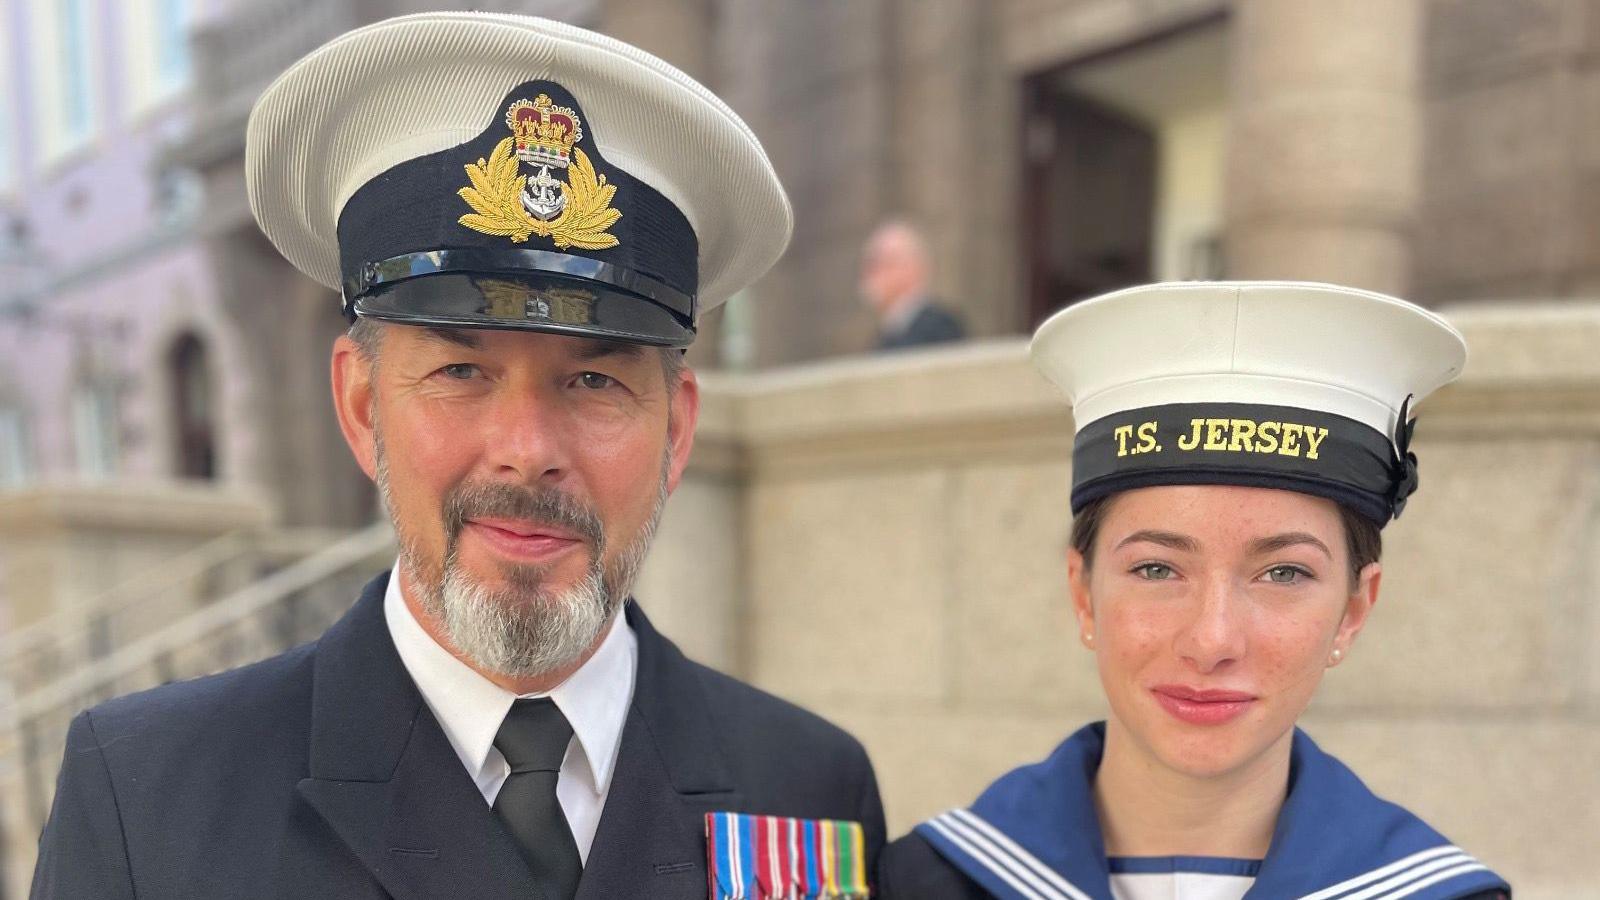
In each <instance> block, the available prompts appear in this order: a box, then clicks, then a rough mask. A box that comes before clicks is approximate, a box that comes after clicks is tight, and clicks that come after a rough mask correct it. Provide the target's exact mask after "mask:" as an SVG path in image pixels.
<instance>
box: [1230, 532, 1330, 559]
mask: <svg viewBox="0 0 1600 900" xmlns="http://www.w3.org/2000/svg"><path fill="white" fill-rule="evenodd" d="M1299 544H1307V545H1309V546H1312V547H1315V548H1317V549H1318V550H1321V551H1322V555H1323V556H1326V557H1327V558H1328V559H1330V560H1331V559H1333V553H1332V551H1330V550H1329V549H1328V545H1327V544H1324V543H1323V542H1322V541H1320V540H1318V539H1317V537H1316V536H1315V535H1311V534H1307V533H1306V532H1304V531H1287V532H1284V533H1283V534H1275V535H1273V536H1272V537H1264V538H1259V539H1257V540H1256V541H1254V542H1253V543H1251V544H1250V553H1251V555H1253V556H1263V555H1265V554H1268V553H1276V552H1278V551H1279V550H1283V549H1285V548H1287V547H1294V546H1296V545H1299Z"/></svg>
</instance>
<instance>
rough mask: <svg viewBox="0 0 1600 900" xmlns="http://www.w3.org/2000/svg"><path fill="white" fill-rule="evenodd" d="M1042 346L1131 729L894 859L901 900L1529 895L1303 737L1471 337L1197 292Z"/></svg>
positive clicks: (1369, 606) (1387, 304)
mask: <svg viewBox="0 0 1600 900" xmlns="http://www.w3.org/2000/svg"><path fill="white" fill-rule="evenodd" d="M1032 356H1033V361H1034V363H1035V365H1036V366H1037V367H1038V368H1039V369H1041V370H1042V371H1043V373H1044V374H1045V375H1046V377H1048V378H1049V379H1050V380H1052V381H1053V382H1055V383H1056V384H1057V385H1059V386H1060V387H1061V388H1062V389H1063V390H1064V391H1065V392H1066V393H1067V395H1068V396H1069V398H1070V401H1071V402H1072V404H1073V406H1074V409H1073V414H1074V418H1075V420H1076V422H1077V428H1078V431H1077V437H1076V441H1075V447H1074V452H1073V473H1072V475H1073V488H1072V498H1071V504H1072V511H1073V514H1074V520H1073V527H1072V537H1071V548H1070V550H1069V551H1068V554H1067V580H1068V585H1069V589H1070V595H1071V600H1072V605H1073V610H1074V612H1075V614H1076V618H1077V624H1078V627H1079V631H1080V633H1079V640H1080V641H1081V643H1082V644H1083V646H1084V647H1085V648H1087V649H1088V650H1089V651H1090V652H1092V653H1093V654H1095V659H1096V663H1097V665H1098V668H1099V674H1100V681H1101V685H1102V687H1103V689H1104V692H1105V696H1106V699H1107V701H1108V704H1109V707H1110V717H1109V718H1108V719H1107V720H1106V721H1104V722H1097V723H1093V724H1090V725H1088V726H1086V727H1084V728H1082V729H1081V730H1079V731H1077V732H1076V733H1075V734H1073V735H1072V736H1071V737H1069V738H1068V739H1067V740H1066V741H1065V742H1064V743H1062V744H1061V745H1060V746H1059V747H1058V748H1057V749H1056V750H1055V751H1054V752H1053V753H1052V754H1051V755H1050V756H1049V758H1047V759H1046V760H1044V761H1043V762H1040V763H1037V764H1034V765H1030V766H1025V767H1023V768H1020V769H1016V770H1014V771H1012V772H1011V773H1009V774H1007V775H1005V776H1003V777H1002V778H1000V779H999V780H998V781H996V782H995V783H994V784H993V785H991V786H990V787H989V788H988V789H987V790H985V791H984V792H983V793H982V795H980V796H979V797H978V799H977V800H976V802H974V803H973V804H972V805H971V807H969V808H966V809H955V810H951V811H950V812H947V813H944V814H941V815H939V816H936V817H934V818H933V819H930V820H928V821H926V822H924V823H922V824H921V825H919V826H917V828H916V829H915V830H914V831H913V832H912V833H911V834H910V835H907V836H906V837H904V838H901V839H900V840H898V841H896V842H894V843H893V844H892V845H890V847H889V848H888V849H887V850H885V851H884V856H883V864H882V868H881V871H880V888H881V889H882V896H884V897H886V898H889V900H897V898H918V900H944V898H982V897H1000V898H1007V900H1011V898H1029V900H1039V898H1049V900H1064V898H1073V900H1085V898H1092V900H1155V898H1175V897H1184V898H1197V900H1239V898H1250V900H1257V898H1261V900H1286V898H1318V900H1331V898H1336V897H1337V898H1350V897H1361V898H1368V900H1372V898H1385V900H1389V898H1399V897H1407V898H1413V900H1458V898H1474V900H1491V898H1503V897H1507V896H1509V894H1510V888H1509V887H1508V885H1507V884H1506V882H1505V881H1504V880H1503V879H1501V878H1500V877H1499V876H1498V875H1496V874H1495V873H1493V872H1491V871H1490V870H1489V869H1488V868H1486V867H1485V866H1484V865H1483V864H1481V863H1479V862H1478V861H1477V860H1475V859H1473V858H1472V857H1471V856H1469V855H1467V854H1466V853H1465V852H1463V851H1462V850H1460V849H1459V848H1457V847H1455V846H1453V845H1452V844H1451V843H1450V842H1449V841H1448V840H1447V839H1446V838H1444V837H1443V836H1441V835H1440V834H1439V833H1438V832H1436V831H1434V830H1433V829H1432V828H1430V827H1429V826H1428V825H1426V824H1425V823H1424V822H1422V821H1421V820H1420V819H1418V818H1417V817H1416V816H1414V815H1412V814H1411V813H1409V812H1407V811H1406V810H1405V809H1403V808H1401V807H1399V806H1396V805H1394V804H1391V803H1388V802H1386V801H1384V800H1381V799H1379V798H1378V797H1376V796H1374V795H1373V794H1372V793H1371V792H1370V791H1369V790H1368V789H1367V788H1366V786H1365V785H1363V784H1362V782H1361V780H1360V779H1359V778H1357V777H1356V775H1355V774H1354V773H1352V772H1351V771H1350V770H1349V769H1347V768H1346V767H1345V766H1344V765H1342V764H1341V763H1340V762H1339V761H1338V760H1336V759H1334V758H1333V757H1332V756H1329V755H1328V754H1326V753H1324V752H1323V751H1322V750H1320V749H1319V748H1318V747H1317V745H1316V744H1315V743H1314V742H1313V741H1312V739H1311V738H1310V737H1309V736H1307V735H1306V734H1305V733H1304V732H1303V731H1301V730H1299V729H1298V728H1297V727H1296V722H1297V721H1298V720H1299V718H1300V716H1301V714H1302V713H1303V712H1304V711H1305V709H1306V707H1307V705H1308V704H1309V703H1310V701H1311V697H1312V695H1313V693H1314V692H1315V691H1316V688H1317V686H1318V685H1319V684H1320V683H1321V681H1322V678H1323V676H1324V674H1325V673H1326V671H1327V670H1328V669H1331V668H1333V667H1335V666H1338V665H1339V664H1340V663H1341V662H1342V661H1343V660H1344V659H1346V658H1348V656H1349V654H1350V653H1351V652H1352V649H1353V647H1354V644H1355V641H1356V638H1357V636H1358V635H1359V634H1360V633H1361V631H1362V629H1363V627H1364V626H1365V625H1366V624H1367V622H1368V618H1369V615H1370V614H1371V612H1372V610H1373V607H1374V605H1375V604H1376V602H1377V600H1378V587H1379V583H1380V581H1381V579H1382V573H1383V569H1382V565H1381V563H1380V562H1379V555H1380V552H1381V549H1382V538H1381V533H1380V529H1381V528H1382V527H1383V526H1384V524H1386V523H1387V522H1388V521H1389V520H1390V519H1391V518H1393V517H1395V516H1398V515H1399V514H1400V512H1401V510H1402V509H1403V508H1404V506H1405V503H1406V500H1407V497H1408V496H1409V495H1410V494H1411V493H1412V492H1413V491H1414V490H1415V489H1416V487H1417V463H1416V456H1415V455H1414V454H1412V453H1411V451H1410V449H1409V445H1410V441H1411V434H1412V428H1413V425H1414V422H1412V421H1411V420H1410V408H1411V406H1412V404H1413V403H1414V402H1416V401H1419V400H1421V399H1423V398H1424V397H1426V396H1427V395H1428V394H1430V393H1432V392H1433V391H1434V390H1436V389H1438V388H1439V387H1441V386H1442V385H1444V384H1446V383H1448V382H1449V381H1451V380H1453V379H1454V378H1455V377H1456V376H1457V375H1458V374H1460V372H1461V369H1462V366H1463V365H1464V363H1465V361H1466V344H1465V342H1464V340H1463V339H1462V338H1461V336H1460V334H1459V333H1458V332H1456V330H1455V329H1454V328H1452V327H1451V326H1450V325H1449V324H1447V323H1446V322H1445V321H1444V320H1443V319H1440V318H1439V317H1437V316H1435V315H1433V314H1431V313H1429V312H1426V311H1425V310H1422V309H1421V308H1419V307H1416V306H1413V305H1411V304H1409V303H1406V302H1404V301H1401V300H1396V299H1394V298H1392V297H1386V296H1383V295H1379V294H1372V293H1368V292H1365V291H1357V290H1353V289H1348V288H1340V287H1335V286H1331V285H1315V284H1295V283H1259V282H1258V283H1251V282H1240V283H1226V282H1218V283H1205V282H1189V283H1183V284H1164V285H1154V286H1148V287H1138V288H1132V289H1129V290H1125V291H1119V292H1116V293H1112V294H1108V295H1104V296H1101V297H1098V298H1095V299H1093V300H1088V301H1085V302H1083V303H1080V304H1078V305H1076V306H1073V307H1071V308H1069V309H1067V310H1065V311H1062V312H1060V313H1058V314H1056V315H1055V316H1054V317H1053V318H1051V319H1050V320H1049V321H1047V322H1045V323H1044V325H1043V326H1041V327H1040V329H1039V331H1038V333H1037V334H1036V335H1035V337H1034V340H1033V346H1032ZM1439 599H1440V600H1441V601H1446V600H1448V598H1439Z"/></svg>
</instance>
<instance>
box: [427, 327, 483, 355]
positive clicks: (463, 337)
mask: <svg viewBox="0 0 1600 900" xmlns="http://www.w3.org/2000/svg"><path fill="white" fill-rule="evenodd" d="M422 334H423V336H424V337H426V338H429V339H432V340H435V341H440V342H442V343H446V344H454V345H455V346H457V347H465V348H467V349H468V350H482V349H483V341H481V340H479V339H478V336H477V335H475V334H473V333H472V332H471V331H468V330H467V329H464V328H435V327H433V326H431V325H430V326H428V327H426V328H424V329H422Z"/></svg>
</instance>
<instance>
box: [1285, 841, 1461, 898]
mask: <svg viewBox="0 0 1600 900" xmlns="http://www.w3.org/2000/svg"><path fill="white" fill-rule="evenodd" d="M1458 863H1470V864H1472V865H1473V866H1474V868H1473V869H1470V870H1467V869H1463V870H1462V871H1461V872H1452V874H1451V875H1450V876H1449V877H1451V878H1454V877H1455V875H1458V874H1465V873H1466V872H1467V871H1477V870H1478V869H1482V868H1485V867H1484V866H1482V865H1481V864H1478V861H1477V860H1475V859H1473V858H1472V857H1470V856H1468V855H1467V854H1466V852H1465V851H1463V850H1462V849H1461V848H1460V847H1456V846H1452V845H1449V844H1446V845H1445V846H1443V847H1434V848H1433V849H1431V850H1424V851H1422V852H1420V853H1413V854H1411V855H1410V856H1407V857H1405V858H1404V859H1400V860H1397V861H1395V862H1392V863H1389V864H1388V865H1386V866H1380V867H1379V868H1376V869H1373V870H1372V871H1370V872H1365V873H1363V874H1361V875H1357V876H1356V877H1354V878H1351V879H1349V880H1346V881H1341V882H1339V883H1338V884H1336V885H1333V886H1332V887H1328V888H1324V889H1322V890H1320V891H1317V892H1316V893H1315V894H1307V895H1306V896H1305V897H1303V898H1302V900H1333V898H1335V897H1337V898H1339V900H1380V898H1381V900H1389V898H1391V897H1395V898H1398V897H1406V896H1409V895H1410V894H1413V893H1415V892H1416V891H1419V890H1421V889H1422V888H1423V887H1427V886H1429V885H1432V884H1436V883H1437V882H1436V881H1429V882H1428V884H1427V885H1416V884H1412V883H1411V882H1412V881H1413V880H1414V879H1417V878H1421V877H1423V876H1425V875H1429V874H1432V873H1436V872H1439V870H1440V869H1448V868H1449V867H1452V866H1455V865H1456V864H1458ZM1440 880H1443V879H1440ZM1402 885H1403V887H1402ZM1393 889H1399V890H1403V891H1405V893H1397V892H1392V891H1393ZM1352 891H1355V893H1351V892H1352ZM1385 891H1391V892H1390V893H1385Z"/></svg>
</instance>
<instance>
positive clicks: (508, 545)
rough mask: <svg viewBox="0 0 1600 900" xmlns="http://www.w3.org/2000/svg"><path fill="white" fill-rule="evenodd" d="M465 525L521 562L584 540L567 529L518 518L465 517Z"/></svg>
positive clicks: (545, 556)
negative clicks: (466, 518)
mask: <svg viewBox="0 0 1600 900" xmlns="http://www.w3.org/2000/svg"><path fill="white" fill-rule="evenodd" d="M466 529H467V530H468V531H471V532H472V533H473V534H474V535H476V536H477V537H479V538H480V539H482V540H483V541H484V543H486V544H488V545H489V547H490V548H491V549H493V550H495V551H496V552H498V553H500V554H501V555H503V556H510V557H513V558H515V559H519V560H522V561H524V562H545V561H548V560H550V559H553V558H554V557H556V556H558V555H560V554H562V553H565V552H566V551H568V550H571V549H572V548H574V547H578V546H581V545H582V544H583V543H584V540H583V538H582V537H580V536H579V535H576V534H574V533H572V532H570V531H567V530H566V529H563V528H558V527H555V526H550V525H545V524H542V523H537V522H528V521H525V520H521V519H487V518H486V519H468V520H467V522H466Z"/></svg>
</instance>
